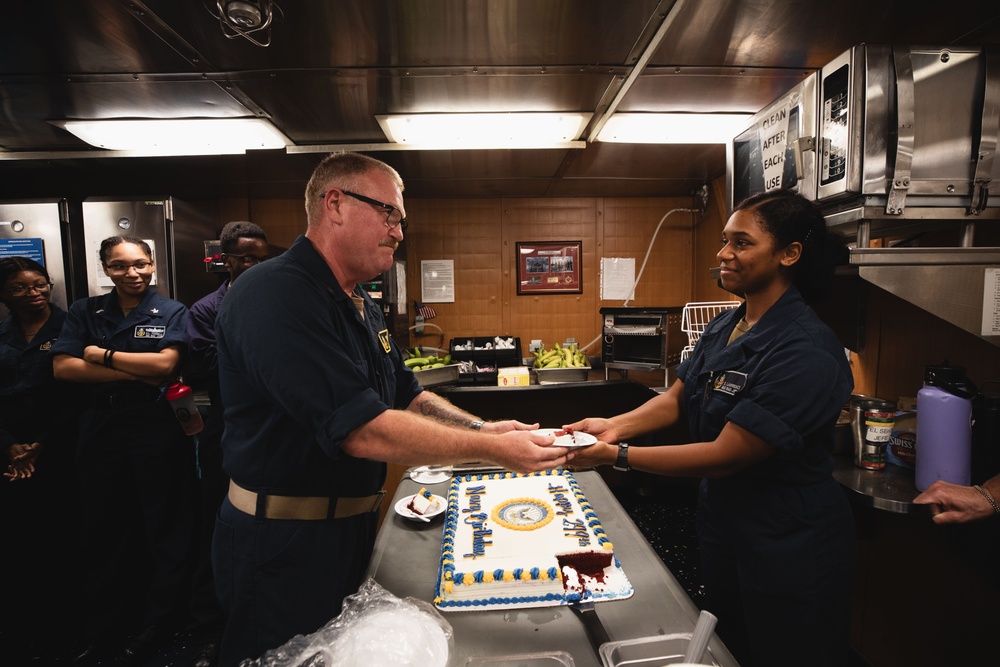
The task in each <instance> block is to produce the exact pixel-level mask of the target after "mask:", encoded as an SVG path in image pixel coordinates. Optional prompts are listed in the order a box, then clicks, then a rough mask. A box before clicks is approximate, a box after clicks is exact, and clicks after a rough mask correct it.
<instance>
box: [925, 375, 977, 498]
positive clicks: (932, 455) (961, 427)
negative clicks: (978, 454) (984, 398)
mask: <svg viewBox="0 0 1000 667" xmlns="http://www.w3.org/2000/svg"><path fill="white" fill-rule="evenodd" d="M975 394H976V388H975V386H974V385H973V384H972V383H971V382H970V381H969V379H968V378H967V377H966V376H965V368H964V367H962V366H949V365H948V362H947V361H945V362H944V363H943V364H941V365H939V366H925V367H924V386H923V388H922V389H921V390H920V391H918V392H917V441H916V448H917V461H916V483H917V489H918V490H920V491H924V490H926V489H927V487H928V486H930V485H931V484H933V483H934V482H935V481H937V480H939V479H940V480H944V481H946V482H951V483H952V484H962V485H965V486H968V485H969V484H971V483H972V398H973V396H975Z"/></svg>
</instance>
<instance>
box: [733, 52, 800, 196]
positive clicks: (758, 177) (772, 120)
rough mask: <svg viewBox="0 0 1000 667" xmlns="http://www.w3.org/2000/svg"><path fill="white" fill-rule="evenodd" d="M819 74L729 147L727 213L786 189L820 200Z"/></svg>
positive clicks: (767, 111)
mask: <svg viewBox="0 0 1000 667" xmlns="http://www.w3.org/2000/svg"><path fill="white" fill-rule="evenodd" d="M816 80H817V75H816V73H815V72H813V73H812V74H809V75H808V76H807V77H806V78H805V79H803V80H802V81H800V82H799V83H797V84H796V85H795V86H793V87H792V89H791V90H789V91H788V92H787V93H785V94H784V95H782V96H781V97H779V98H778V99H777V100H775V101H774V102H772V103H771V104H769V105H768V106H766V107H764V108H763V109H761V110H760V111H759V112H757V113H756V114H754V115H753V116H751V117H750V120H749V121H748V123H747V127H746V129H745V130H743V131H742V132H741V133H740V134H739V135H737V136H736V137H735V138H734V139H733V140H732V141H731V142H729V143H728V145H727V150H728V156H727V160H726V190H727V199H728V203H729V210H732V209H733V208H734V207H735V206H736V204H738V203H740V202H741V201H743V200H744V199H746V198H747V197H749V196H751V195H755V194H757V193H759V192H764V191H767V190H774V189H776V188H784V189H788V190H792V191H794V192H797V193H799V194H800V195H802V196H803V197H805V198H806V199H808V200H809V201H814V200H815V199H816V153H815V151H814V150H812V148H813V146H814V139H815V137H816V109H817V105H816Z"/></svg>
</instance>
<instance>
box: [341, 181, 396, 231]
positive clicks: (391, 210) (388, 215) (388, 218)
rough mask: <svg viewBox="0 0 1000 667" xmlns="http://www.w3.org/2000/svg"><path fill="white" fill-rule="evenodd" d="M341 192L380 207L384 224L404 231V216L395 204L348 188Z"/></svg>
mask: <svg viewBox="0 0 1000 667" xmlns="http://www.w3.org/2000/svg"><path fill="white" fill-rule="evenodd" d="M341 192H343V193H344V194H345V195H347V196H348V197H353V198H354V199H357V200H358V201H363V202H364V203H366V204H371V205H372V206H374V207H375V208H378V209H381V210H382V212H383V213H385V226H386V227H388V228H389V229H395V228H396V227H399V228H400V229H402V230H403V231H404V232H405V231H406V218H404V217H403V214H402V213H401V212H400V210H399V209H398V208H396V207H395V206H393V205H392V204H386V203H385V202H383V201H379V200H377V199H372V198H371V197H365V196H364V195H359V194H358V193H356V192H350V191H348V190H341ZM327 193H329V190H327V192H324V193H323V196H324V197H325V196H326V195H327Z"/></svg>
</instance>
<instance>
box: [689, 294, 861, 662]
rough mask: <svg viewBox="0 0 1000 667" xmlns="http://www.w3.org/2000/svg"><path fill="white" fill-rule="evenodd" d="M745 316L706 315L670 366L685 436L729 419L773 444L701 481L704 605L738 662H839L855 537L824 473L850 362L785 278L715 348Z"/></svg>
mask: <svg viewBox="0 0 1000 667" xmlns="http://www.w3.org/2000/svg"><path fill="white" fill-rule="evenodd" d="M745 313H746V304H744V305H742V306H740V307H739V308H737V309H734V310H730V311H727V312H725V313H723V314H721V315H719V316H718V317H716V318H715V319H714V320H713V321H712V322H711V323H710V324H709V326H708V327H707V328H706V330H705V332H704V333H703V334H702V336H701V338H700V340H699V341H698V345H697V346H696V348H695V350H694V353H693V354H692V356H691V358H690V359H689V360H687V361H686V362H684V363H682V364H681V366H680V367H679V368H678V370H677V374H678V377H679V378H680V379H681V380H682V381H683V382H684V407H685V411H686V413H687V416H688V421H689V427H690V430H691V434H692V436H693V439H694V441H695V442H703V441H711V440H714V439H715V438H716V437H717V436H718V435H719V433H720V431H722V428H723V427H724V426H725V425H726V422H727V421H731V422H733V423H734V424H737V425H738V426H741V427H743V428H744V429H746V430H747V431H749V432H751V433H753V434H754V435H756V436H757V437H759V438H761V439H763V440H765V441H766V442H768V443H769V444H770V445H771V446H772V447H774V448H775V450H776V452H777V453H776V455H775V456H774V457H771V458H769V459H768V460H766V461H764V462H762V463H759V464H757V465H754V466H751V467H750V468H747V469H745V470H743V471H741V472H739V473H738V474H736V475H734V476H731V477H725V478H720V479H707V480H704V481H703V482H702V485H701V491H700V498H699V504H698V532H699V541H700V544H701V557H702V569H703V573H704V576H705V583H706V593H707V594H708V608H709V609H710V610H714V611H716V613H717V615H718V616H719V618H720V620H719V635H720V637H722V639H723V641H724V642H725V643H726V645H727V646H729V647H730V648H731V650H732V651H733V653H734V654H735V655H736V656H737V658H738V659H739V660H740V661H741V664H744V663H745V662H750V661H749V660H747V656H748V655H752V656H753V659H754V661H755V662H754V663H751V664H757V665H761V666H763V665H767V666H768V667H772V666H779V665H796V666H801V665H811V666H813V667H815V666H817V665H835V664H841V661H842V660H843V658H844V657H845V652H846V650H847V647H848V641H847V640H848V630H849V625H850V602H851V590H852V584H853V567H854V560H855V555H856V542H855V532H854V523H853V518H852V514H851V509H850V506H849V504H848V501H847V499H846V497H845V496H844V493H843V490H842V489H841V488H840V485H839V484H838V483H837V482H836V481H835V480H834V479H833V477H832V472H833V465H834V463H833V458H832V450H833V428H834V425H835V423H836V420H837V417H838V415H839V414H840V409H841V407H842V406H843V405H844V404H845V403H847V401H848V400H849V399H850V395H851V391H852V388H853V384H854V383H853V379H852V375H851V369H850V365H849V364H848V362H847V360H846V356H845V353H844V349H843V346H842V345H841V344H840V343H839V342H838V340H837V338H836V336H835V335H834V334H833V332H832V331H831V330H830V329H829V327H827V326H826V325H825V324H823V323H822V322H821V321H820V320H819V318H818V317H817V316H816V314H815V312H813V310H812V309H811V308H810V307H809V306H808V305H806V303H805V302H804V301H803V299H802V296H801V295H800V294H799V292H798V290H797V289H796V288H794V287H792V288H789V289H788V291H787V292H785V294H784V295H783V296H782V297H781V298H780V299H779V300H778V301H777V302H776V303H775V304H774V305H773V306H772V307H771V308H770V309H769V310H768V311H767V312H766V313H765V314H764V315H763V317H761V318H760V320H759V321H758V322H757V323H756V324H755V325H754V326H753V328H752V329H750V331H748V332H747V333H745V334H744V335H743V336H741V337H740V338H739V339H737V340H736V341H734V342H733V343H732V344H727V343H728V340H729V336H730V334H731V333H732V331H733V329H734V327H735V325H736V323H737V322H738V321H739V320H740V319H741V318H742V317H743V316H744V315H745ZM733 619H736V620H737V624H735V625H734V623H733ZM739 619H743V620H744V621H745V626H744V627H739V625H738V622H739ZM747 637H749V653H748V650H747V646H746V641H747Z"/></svg>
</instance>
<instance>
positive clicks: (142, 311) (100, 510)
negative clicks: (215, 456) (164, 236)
mask: <svg viewBox="0 0 1000 667" xmlns="http://www.w3.org/2000/svg"><path fill="white" fill-rule="evenodd" d="M100 259H101V264H102V266H103V269H104V273H105V274H106V275H107V276H108V277H109V278H110V279H111V281H112V282H113V283H114V289H112V290H111V291H110V292H109V293H107V294H104V295H101V296H91V297H88V298H85V299H80V300H79V301H76V302H75V303H73V305H72V306H70V309H69V314H68V315H67V318H66V323H65V325H64V326H63V329H62V332H61V333H60V336H59V340H58V341H57V342H56V344H55V345H54V346H53V350H52V351H53V354H54V358H53V370H54V372H55V376H56V378H59V379H62V380H66V381H69V382H75V383H79V384H80V385H83V386H85V387H86V389H87V404H86V405H87V408H86V410H85V411H84V413H83V416H82V419H81V423H80V443H79V448H78V460H79V466H80V474H81V484H82V490H83V503H82V504H83V509H84V528H85V533H84V534H85V540H86V543H85V547H86V550H85V552H84V553H85V554H86V556H87V557H88V559H89V560H88V562H87V565H88V567H89V570H90V572H89V576H88V577H87V581H88V583H89V584H90V585H92V587H93V595H92V596H91V597H90V604H91V605H92V608H91V609H90V610H89V612H90V613H89V614H88V620H89V621H90V625H91V633H90V635H89V643H88V645H87V646H86V648H85V649H84V650H83V653H82V654H81V655H80V656H78V661H80V662H82V661H85V660H87V659H97V658H99V657H100V654H101V653H103V652H105V651H107V650H108V649H111V648H113V647H114V645H115V643H116V642H117V640H118V639H120V638H116V637H114V636H109V635H108V634H105V633H108V632H109V631H113V630H117V629H126V628H127V629H132V630H138V632H136V633H135V634H134V635H133V636H132V638H131V639H130V640H129V641H128V642H127V643H125V645H124V647H123V648H121V650H120V651H119V652H118V656H117V664H140V663H141V662H142V661H143V660H144V659H145V658H146V657H147V656H148V655H149V654H150V653H152V652H153V651H154V650H155V649H156V648H158V647H159V645H160V644H161V643H162V642H163V641H164V640H165V639H166V638H167V637H169V635H170V634H171V630H172V629H173V627H172V626H173V624H174V623H176V622H177V614H178V613H179V612H180V611H183V609H182V607H183V606H184V604H185V603H186V602H187V595H185V593H186V590H187V589H186V587H185V584H186V580H185V577H186V575H187V574H188V571H189V570H188V569H189V567H190V564H191V563H190V558H191V553H190V548H191V540H192V530H193V528H192V499H193V494H194V484H195V477H194V443H193V441H192V440H191V439H190V438H189V437H187V436H185V435H184V433H183V431H182V430H181V427H180V425H179V423H178V422H177V420H176V419H175V417H174V415H173V413H172V412H171V409H170V407H169V406H168V404H167V402H166V401H165V400H163V398H162V396H161V394H162V391H161V388H162V387H165V386H166V385H168V384H169V383H170V382H171V381H172V380H174V378H175V377H176V375H177V369H178V366H179V364H180V362H181V358H182V354H183V353H184V351H185V349H186V344H187V343H186V341H187V336H186V334H185V330H184V319H185V317H186V315H187V309H186V308H185V307H184V306H183V305H182V304H181V303H179V302H177V301H174V300H173V299H169V298H167V297H164V296H161V295H160V294H158V293H157V292H156V290H155V289H153V288H152V287H150V285H149V283H150V281H151V280H152V277H153V269H154V263H153V256H152V253H151V251H150V248H149V245H148V244H147V243H146V242H145V241H143V240H142V239H139V238H135V237H131V236H112V237H110V238H107V239H104V241H102V242H101V248H100ZM135 538H139V539H142V540H144V541H145V545H144V546H145V547H146V549H145V551H146V553H145V554H142V557H143V558H148V560H142V559H140V560H138V561H137V560H136V558H135V555H136V553H135V547H136V546H137V545H136V544H135V543H134V542H135ZM140 549H141V546H140ZM140 553H141V552H140ZM137 562H138V563H141V564H142V565H143V567H136V566H135V563H137ZM137 591H142V592H144V593H145V595H144V597H145V604H144V605H142V602H141V600H139V603H140V609H136V608H135V602H137V600H136V599H135V596H136V593H137Z"/></svg>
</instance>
